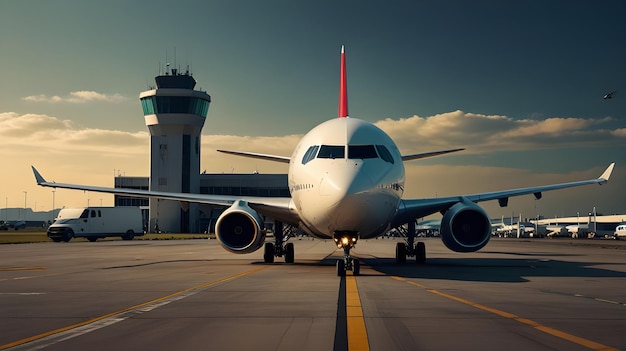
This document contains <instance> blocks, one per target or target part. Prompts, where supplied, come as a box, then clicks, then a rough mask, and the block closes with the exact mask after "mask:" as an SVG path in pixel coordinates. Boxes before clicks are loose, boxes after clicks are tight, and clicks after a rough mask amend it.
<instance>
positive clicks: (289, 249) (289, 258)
mask: <svg viewBox="0 0 626 351" xmlns="http://www.w3.org/2000/svg"><path fill="white" fill-rule="evenodd" d="M294 251H295V250H294V248H293V243H287V244H285V262H286V263H293V261H294V256H295V252H294Z"/></svg>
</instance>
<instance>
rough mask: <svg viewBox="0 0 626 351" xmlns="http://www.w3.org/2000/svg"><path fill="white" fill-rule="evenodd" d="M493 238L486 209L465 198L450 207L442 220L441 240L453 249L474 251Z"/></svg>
mask: <svg viewBox="0 0 626 351" xmlns="http://www.w3.org/2000/svg"><path fill="white" fill-rule="evenodd" d="M489 238H491V221H490V220H489V217H488V216H487V213H486V212H485V210H483V209H482V207H480V206H478V205H476V204H475V203H473V202H471V201H469V200H464V201H461V202H459V203H457V204H455V205H454V206H452V207H450V209H448V211H446V213H445V214H444V215H443V218H442V220H441V240H442V241H443V243H444V244H445V245H446V246H447V247H448V248H449V249H450V250H452V251H456V252H474V251H478V250H480V249H482V248H483V247H484V246H485V245H487V243H488V242H489Z"/></svg>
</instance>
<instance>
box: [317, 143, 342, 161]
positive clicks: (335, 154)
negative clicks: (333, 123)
mask: <svg viewBox="0 0 626 351" xmlns="http://www.w3.org/2000/svg"><path fill="white" fill-rule="evenodd" d="M345 154H346V149H345V147H344V146H343V145H341V146H334V145H322V146H321V147H320V152H319V153H318V154H317V158H344V157H345Z"/></svg>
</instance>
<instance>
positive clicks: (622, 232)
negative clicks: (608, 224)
mask: <svg viewBox="0 0 626 351" xmlns="http://www.w3.org/2000/svg"><path fill="white" fill-rule="evenodd" d="M613 238H614V239H616V240H617V239H620V238H626V224H624V223H622V224H620V225H618V226H617V227H615V233H613Z"/></svg>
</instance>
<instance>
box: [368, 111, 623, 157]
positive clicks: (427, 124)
mask: <svg viewBox="0 0 626 351" xmlns="http://www.w3.org/2000/svg"><path fill="white" fill-rule="evenodd" d="M612 122H614V119H612V118H610V117H606V118H602V119H584V118H557V117H555V118H546V119H543V120H533V119H514V118H511V117H507V116H500V115H483V114H475V113H467V112H463V111H458V110H457V111H453V112H447V113H442V114H437V115H434V116H430V117H420V116H417V115H415V116H412V117H409V118H402V119H399V120H393V119H390V118H387V119H384V120H381V121H378V122H376V125H377V126H378V127H380V128H381V129H383V130H384V131H386V132H387V133H388V134H389V135H390V136H391V137H392V138H393V139H394V140H395V141H396V143H397V144H398V147H399V148H400V149H401V150H402V151H403V152H413V151H416V149H417V148H418V149H420V150H432V149H437V148H448V147H466V148H467V152H470V153H472V152H473V153H490V152H493V151H522V150H536V149H543V148H546V149H547V148H562V147H568V146H571V145H579V144H580V143H581V142H588V143H594V144H596V145H599V144H604V145H608V144H609V143H610V142H612V141H615V140H617V139H620V138H621V139H623V138H626V132H624V130H623V129H622V130H619V129H618V130H615V131H612V130H611V129H609V128H602V127H603V126H608V125H609V124H610V123H612Z"/></svg>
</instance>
